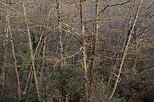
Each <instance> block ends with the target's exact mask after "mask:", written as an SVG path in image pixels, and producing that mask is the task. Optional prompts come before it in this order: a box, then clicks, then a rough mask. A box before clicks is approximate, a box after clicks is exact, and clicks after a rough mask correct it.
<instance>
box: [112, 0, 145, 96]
mask: <svg viewBox="0 0 154 102" xmlns="http://www.w3.org/2000/svg"><path fill="white" fill-rule="evenodd" d="M142 3H143V0H141V1H140V4H139V7H138V10H137V12H136V16H135V19H134V22H133V24H132V26H131V29H130V31H129V32H128V38H127V41H126V45H125V46H124V51H123V56H122V60H121V63H120V67H119V72H118V75H117V79H116V82H115V84H114V87H113V90H112V92H111V95H110V96H109V99H112V97H113V95H114V93H115V91H116V89H117V85H118V82H119V79H120V75H121V73H122V68H123V65H124V61H125V59H126V56H127V52H128V48H129V44H130V40H131V38H132V33H133V31H134V28H135V25H136V22H137V20H138V17H139V11H140V8H141V6H142Z"/></svg>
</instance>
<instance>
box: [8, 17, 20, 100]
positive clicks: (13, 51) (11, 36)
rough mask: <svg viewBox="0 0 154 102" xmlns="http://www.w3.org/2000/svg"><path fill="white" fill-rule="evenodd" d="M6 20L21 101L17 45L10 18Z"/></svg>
mask: <svg viewBox="0 0 154 102" xmlns="http://www.w3.org/2000/svg"><path fill="white" fill-rule="evenodd" d="M6 18H7V23H8V30H9V34H10V38H11V47H12V54H13V58H14V66H15V73H16V79H17V92H18V98H19V100H20V99H21V88H20V79H19V72H18V69H17V58H16V54H15V48H14V46H15V45H14V41H13V35H12V31H11V26H10V20H9V17H8V16H7V17H6Z"/></svg>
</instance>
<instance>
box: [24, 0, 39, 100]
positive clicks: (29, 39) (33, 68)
mask: <svg viewBox="0 0 154 102" xmlns="http://www.w3.org/2000/svg"><path fill="white" fill-rule="evenodd" d="M22 7H23V13H24V20H25V24H26V29H27V35H28V41H29V48H30V56H31V62H32V70H33V75H34V80H35V87H36V92H37V98H38V101H39V102H41V97H40V92H39V91H40V90H39V83H38V78H37V74H36V68H35V59H34V54H33V46H32V38H31V34H30V29H29V25H28V19H27V13H26V7H25V0H22Z"/></svg>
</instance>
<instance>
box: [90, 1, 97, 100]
mask: <svg viewBox="0 0 154 102" xmlns="http://www.w3.org/2000/svg"><path fill="white" fill-rule="evenodd" d="M95 3H96V4H95V19H96V21H95V34H94V35H92V49H91V56H92V58H91V64H90V69H89V81H90V89H89V90H90V91H89V98H90V101H91V100H92V99H91V97H92V81H93V80H92V79H93V75H92V70H93V69H94V68H95V67H96V56H97V40H98V29H99V22H98V14H99V0H95Z"/></svg>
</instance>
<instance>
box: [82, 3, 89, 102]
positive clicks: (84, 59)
mask: <svg viewBox="0 0 154 102" xmlns="http://www.w3.org/2000/svg"><path fill="white" fill-rule="evenodd" d="M83 15H84V11H83V0H80V22H81V34H82V38H83V51H82V53H83V68H84V79H85V85H84V86H85V98H86V101H88V96H89V92H88V82H89V80H88V68H87V53H86V52H87V49H86V39H85V26H84V18H83Z"/></svg>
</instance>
